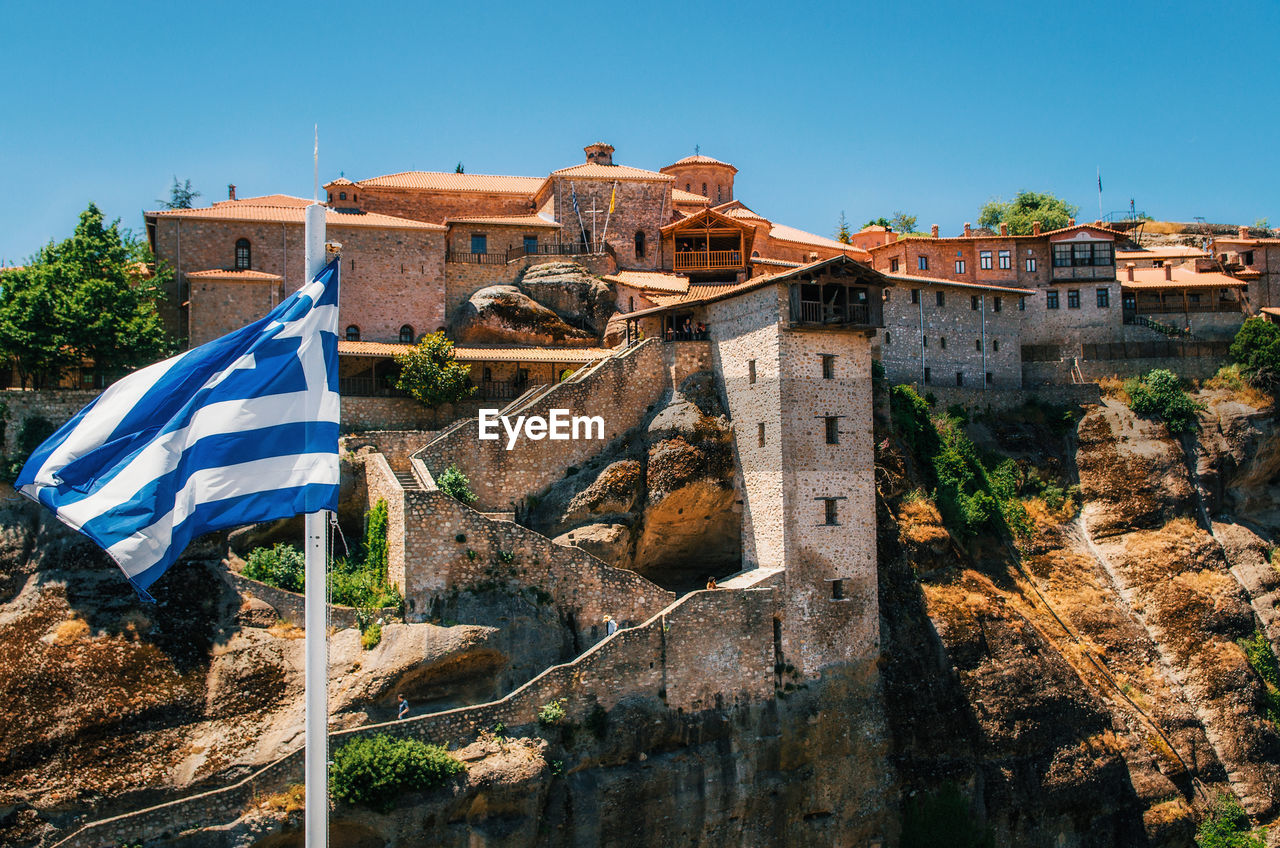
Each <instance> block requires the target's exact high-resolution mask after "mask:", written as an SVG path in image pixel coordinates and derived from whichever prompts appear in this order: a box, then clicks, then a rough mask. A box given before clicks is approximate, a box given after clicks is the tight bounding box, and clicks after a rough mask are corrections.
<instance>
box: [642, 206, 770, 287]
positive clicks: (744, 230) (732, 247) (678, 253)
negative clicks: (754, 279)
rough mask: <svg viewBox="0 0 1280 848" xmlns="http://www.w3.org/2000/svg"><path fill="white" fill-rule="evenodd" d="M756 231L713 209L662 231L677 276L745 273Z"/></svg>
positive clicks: (664, 245)
mask: <svg viewBox="0 0 1280 848" xmlns="http://www.w3.org/2000/svg"><path fill="white" fill-rule="evenodd" d="M754 237H755V228H754V227H752V226H751V225H749V224H744V223H743V222H741V221H737V220H735V219H733V218H730V217H728V216H725V215H721V214H720V213H718V212H713V211H712V210H710V209H704V210H703V211H701V212H699V213H698V214H696V215H692V216H690V217H688V218H685V219H684V220H683V221H677V222H675V223H674V224H668V225H667V226H665V227H663V228H662V245H663V252H664V253H665V254H666V255H667V256H669V257H670V262H671V270H672V271H675V272H676V273H686V274H687V273H700V272H726V271H733V272H737V271H744V270H746V268H747V264H748V259H749V258H750V256H751V241H752V239H753V238H754Z"/></svg>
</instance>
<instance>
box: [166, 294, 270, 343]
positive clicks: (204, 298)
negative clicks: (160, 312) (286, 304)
mask: <svg viewBox="0 0 1280 848" xmlns="http://www.w3.org/2000/svg"><path fill="white" fill-rule="evenodd" d="M280 300H281V295H280V285H279V283H277V282H275V281H269V282H257V281H248V280H209V279H202V278H199V277H189V278H188V286H187V304H188V305H187V318H188V331H189V335H188V338H187V343H188V345H190V346H191V347H196V346H197V345H202V344H204V343H205V342H211V341H213V340H214V339H217V338H221V337H222V336H225V335H227V334H228V333H231V332H234V331H236V330H239V329H240V328H241V327H243V326H245V325H246V324H248V323H251V322H253V321H255V320H257V319H258V318H261V317H262V316H263V315H266V314H267V313H268V312H270V311H271V310H272V309H275V308H276V306H277V305H278V304H279V303H280Z"/></svg>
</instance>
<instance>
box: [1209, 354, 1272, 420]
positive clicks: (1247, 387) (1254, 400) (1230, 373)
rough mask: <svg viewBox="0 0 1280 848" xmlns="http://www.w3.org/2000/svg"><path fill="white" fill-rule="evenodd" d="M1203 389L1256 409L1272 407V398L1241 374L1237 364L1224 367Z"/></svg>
mask: <svg viewBox="0 0 1280 848" xmlns="http://www.w3.org/2000/svg"><path fill="white" fill-rule="evenodd" d="M1201 388H1203V389H1206V390H1208V391H1212V392H1220V393H1222V394H1224V395H1226V399H1228V400H1233V401H1236V402H1237V403H1242V404H1244V405H1245V406H1251V407H1253V408H1254V409H1266V408H1268V407H1270V406H1271V396H1270V395H1268V394H1267V393H1266V392H1264V391H1260V390H1259V389H1258V387H1257V386H1255V385H1253V383H1251V382H1250V381H1249V378H1248V377H1245V376H1244V375H1243V374H1241V373H1240V366H1239V365H1236V364H1234V363H1233V364H1231V365H1224V366H1222V367H1221V368H1219V369H1218V373H1217V374H1215V375H1213V376H1212V377H1210V378H1209V379H1207V380H1205V381H1204V382H1203V383H1202V384H1201Z"/></svg>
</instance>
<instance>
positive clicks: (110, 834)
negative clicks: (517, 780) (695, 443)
mask: <svg viewBox="0 0 1280 848" xmlns="http://www.w3.org/2000/svg"><path fill="white" fill-rule="evenodd" d="M773 607H774V599H773V591H772V590H767V589H765V590H759V589H748V590H737V591H734V590H717V591H710V592H705V591H704V592H695V593H692V594H690V595H686V596H685V597H684V598H682V599H680V600H679V601H676V602H675V603H672V604H671V605H670V606H668V607H666V608H665V609H663V610H661V611H660V612H658V613H657V614H656V615H654V616H653V617H651V618H650V619H649V620H647V621H645V622H644V623H643V624H642V625H640V626H638V627H634V628H630V629H624V630H619V631H618V632H617V633H616V634H615V635H614V636H613V637H612V638H610V639H608V640H606V641H604V642H602V643H600V644H598V645H596V646H595V647H594V648H592V649H591V650H589V651H587V652H586V653H584V654H583V655H582V656H580V657H578V658H577V659H575V660H574V661H573V662H571V663H566V664H564V665H558V666H553V667H552V668H549V669H547V670H546V671H545V672H543V673H542V674H541V675H539V676H538V677H536V678H534V679H533V680H531V681H529V682H528V683H526V684H525V685H524V686H522V687H520V688H519V689H517V690H515V691H514V692H512V693H511V694H509V695H507V696H506V697H504V698H502V699H500V700H498V701H493V702H490V703H487V704H478V705H475V706H471V707H462V708H459V709H454V710H446V711H443V712H439V713H432V714H429V715H424V716H419V717H415V718H410V719H406V720H402V721H394V722H387V723H385V724H375V725H367V726H364V727H357V728H352V729H350V730H340V731H335V732H334V733H332V734H331V735H330V748H331V749H333V748H337V747H339V746H341V745H343V744H345V743H346V742H347V741H349V740H351V739H354V738H357V737H363V736H373V735H377V734H387V735H389V736H393V737H398V738H414V739H421V740H424V741H428V742H433V743H438V744H444V745H446V746H448V747H450V748H453V749H457V748H459V747H462V746H463V745H465V744H467V743H469V742H470V741H471V740H473V739H474V738H475V737H476V736H478V735H479V734H480V732H482V731H484V730H487V729H490V728H492V727H493V726H494V725H496V724H498V723H499V722H501V723H502V724H503V725H505V726H506V727H507V728H508V731H515V730H517V729H526V728H531V727H532V726H533V725H535V724H536V722H537V714H538V710H539V709H540V708H541V707H542V706H543V705H544V704H548V703H550V702H552V701H555V700H557V699H560V698H564V699H565V708H566V712H567V714H568V720H570V721H573V722H578V723H581V722H582V721H583V720H585V718H586V717H587V715H588V714H589V712H590V710H591V709H593V708H594V707H596V706H597V705H598V706H600V707H603V708H604V709H606V710H609V709H612V708H613V707H614V706H616V705H617V704H618V703H619V702H620V701H622V700H625V699H632V698H646V699H654V700H662V701H665V703H666V705H667V707H668V708H669V709H673V710H680V711H685V712H690V711H698V710H705V709H712V708H715V709H729V708H733V707H736V706H745V705H747V704H749V703H753V702H760V701H765V700H768V699H771V698H773V697H774V663H775V662H776V658H775V656H774V650H773V628H772V616H773ZM303 765H304V752H303V750H302V749H298V750H296V751H294V752H293V753H291V754H288V755H286V756H284V757H281V758H280V759H279V760H277V761H275V762H274V763H272V764H271V765H269V766H267V767H265V768H263V769H261V770H259V771H257V772H255V773H254V774H252V775H250V776H249V777H247V778H245V779H244V780H241V781H239V782H238V783H234V784H232V785H230V786H228V787H225V788H223V789H218V790H213V791H210V792H203V793H200V794H199V795H193V796H191V797H189V798H183V799H180V800H177V801H172V802H170V803H167V804H161V805H158V806H155V807H151V808H148V809H145V810H139V811H138V812H135V813H129V814H126V815H122V816H116V817H114V818H110V819H104V820H102V821H99V822H94V823H92V824H90V825H87V826H85V827H83V828H81V829H80V830H78V831H76V832H75V833H73V834H71V835H70V836H69V837H67V838H66V839H64V840H63V841H62V842H60V843H58V848H99V846H102V845H114V844H118V843H121V842H123V841H139V840H141V841H151V840H155V839H158V838H161V837H162V836H163V835H164V834H177V833H180V832H183V831H187V830H191V829H194V828H203V827H214V826H217V825H222V824H226V823H229V822H231V821H233V820H235V819H237V818H239V817H240V816H241V815H242V814H243V813H244V811H245V810H246V809H247V808H248V807H249V805H250V804H251V802H252V801H253V800H254V799H255V798H257V797H261V796H262V795H265V794H268V793H271V792H276V791H280V790H281V789H283V788H284V787H286V786H288V785H289V784H293V783H299V782H301V781H302V777H303Z"/></svg>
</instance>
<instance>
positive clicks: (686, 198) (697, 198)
mask: <svg viewBox="0 0 1280 848" xmlns="http://www.w3.org/2000/svg"><path fill="white" fill-rule="evenodd" d="M671 202H672V203H683V204H684V205H686V206H693V205H698V206H705V205H706V204H708V203H710V202H711V198H709V197H703V196H702V195H701V194H695V193H694V192H692V191H685V190H684V189H682V188H673V189H671Z"/></svg>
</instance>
